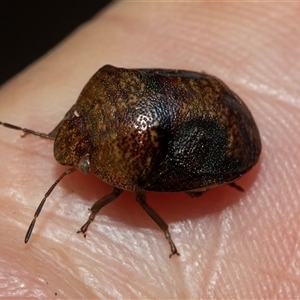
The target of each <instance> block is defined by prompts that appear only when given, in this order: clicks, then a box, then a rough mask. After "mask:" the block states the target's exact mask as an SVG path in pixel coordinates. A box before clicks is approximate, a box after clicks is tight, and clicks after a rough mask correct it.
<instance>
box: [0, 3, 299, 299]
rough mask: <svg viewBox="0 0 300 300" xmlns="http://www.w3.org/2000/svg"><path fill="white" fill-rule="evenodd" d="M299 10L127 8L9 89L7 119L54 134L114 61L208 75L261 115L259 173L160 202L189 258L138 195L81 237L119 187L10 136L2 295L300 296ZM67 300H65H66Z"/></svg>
mask: <svg viewBox="0 0 300 300" xmlns="http://www.w3.org/2000/svg"><path fill="white" fill-rule="evenodd" d="M299 13H300V4H299V3H167V2H165V3H159V2H156V3H150V2H147V3H122V2H118V3H114V4H112V5H111V6H109V7H108V8H107V9H106V10H104V11H103V12H101V13H100V14H99V15H98V16H96V17H95V18H94V19H93V20H91V21H90V22H88V23H86V24H84V25H83V26H82V27H80V28H79V29H78V30H76V31H75V32H74V33H73V34H72V35H71V36H70V37H69V38H67V39H66V40H65V41H64V42H63V43H61V44H60V45H58V46H57V47H56V48H55V49H53V50H52V51H51V52H49V53H48V54H47V55H45V56H44V57H43V58H41V59H40V60H38V61H37V62H36V63H34V64H33V65H32V66H30V67H29V68H27V69H26V70H25V71H23V72H22V73H21V74H19V75H18V76H16V77H15V78H14V79H12V80H10V81H9V82H8V83H7V84H5V85H4V86H3V87H2V89H1V90H0V121H5V122H10V123H14V124H17V125H20V126H24V127H27V128H31V129H34V130H37V131H41V132H46V133H47V132H50V131H51V130H52V129H53V128H54V127H55V125H57V123H58V122H59V121H60V120H61V118H62V117H63V115H64V114H65V112H66V111H67V110H68V109H69V108H70V107H71V105H72V104H73V103H74V102H75V101H76V98H77V96H78V94H79V93H80V91H81V89H82V87H83V86H84V84H85V83H86V82H87V81H88V79H89V78H90V77H91V76H92V75H93V73H95V72H96V71H97V69H98V68H100V67H101V66H103V65H105V64H112V65H115V66H118V67H121V66H122V67H128V68H173V69H175V68H176V69H187V70H194V71H205V72H207V73H209V74H213V75H215V76H217V77H219V78H220V79H222V80H223V81H224V82H225V83H226V84H228V85H229V86H230V88H231V89H233V90H234V91H235V92H236V93H237V94H238V95H239V96H240V97H241V98H242V99H243V100H244V102H245V103H246V104H247V106H248V107H249V109H250V110H251V112H252V114H253V116H254V118H255V120H256V122H257V125H258V128H259V130H260V134H261V139H262V146H263V150H262V154H261V157H260V160H259V162H258V164H257V165H256V166H255V167H254V168H253V169H252V170H251V171H250V172H249V173H247V174H246V175H244V177H242V179H241V180H239V181H238V182H237V183H238V184H239V185H241V186H242V187H243V188H244V189H245V192H244V193H242V192H239V191H237V190H235V189H232V188H230V187H228V186H222V187H218V188H215V189H213V190H211V191H209V192H208V193H206V194H205V195H204V196H202V197H201V198H196V199H191V198H189V197H188V196H187V195H185V194H184V193H174V194H172V193H167V194H162V193H148V200H149V204H151V205H152V206H153V207H154V208H155V209H156V210H157V211H158V212H159V214H160V215H161V216H163V218H164V219H165V221H166V222H168V224H169V225H170V232H171V234H172V237H173V241H174V242H175V244H176V246H177V248H178V251H179V252H180V253H181V256H179V257H176V256H175V257H172V258H171V259H169V257H168V255H169V251H170V249H169V246H168V243H167V241H166V240H165V238H164V235H163V233H162V232H161V231H160V230H159V228H158V227H157V225H156V224H155V223H154V222H153V221H152V220H151V219H150V218H149V217H148V216H147V215H146V214H145V212H144V211H143V210H142V209H141V208H140V207H139V205H138V204H137V203H136V201H135V199H134V195H133V194H132V193H130V192H125V193H123V194H122V195H121V196H120V197H119V198H118V199H117V200H116V201H115V202H113V203H111V204H110V205H108V206H106V207H105V208H104V209H103V210H102V211H101V212H100V213H99V215H98V216H97V217H96V219H95V221H94V222H93V223H92V225H91V226H90V228H89V231H88V232H87V237H86V239H84V238H83V236H82V235H78V234H76V231H77V230H78V229H79V228H80V227H81V225H83V223H84V222H85V221H86V219H87V217H88V215H89V212H88V210H87V209H88V208H89V207H91V206H92V204H93V202H95V200H96V199H98V198H100V197H101V196H103V195H105V194H107V193H109V192H110V191H111V187H110V186H109V185H107V184H105V183H103V182H102V181H101V180H100V179H98V178H96V177H95V176H93V175H84V174H81V173H80V172H79V171H78V172H75V173H73V174H72V175H70V176H68V177H67V178H65V179H64V180H63V181H62V182H61V183H60V185H59V186H58V187H57V188H56V189H55V190H54V191H53V192H52V194H51V196H50V197H49V198H48V200H47V202H46V204H45V207H44V209H43V211H42V213H41V215H40V216H39V218H38V219H37V223H36V226H35V228H34V231H33V234H32V236H31V239H30V241H29V243H28V244H26V245H25V244H24V236H25V233H26V230H27V228H28V225H29V223H30V221H31V219H32V216H33V214H34V212H35V209H36V207H37V206H38V204H39V202H40V200H41V199H42V198H43V195H44V194H45V192H46V191H47V189H48V188H49V187H50V185H51V184H52V183H53V182H54V181H55V180H56V178H57V177H58V176H59V175H60V174H61V173H62V172H63V171H64V170H65V169H66V168H65V167H63V166H60V165H59V164H58V163H56V161H55V159H54V157H53V154H52V145H53V142H52V141H50V140H44V139H40V138H37V137H34V136H26V137H25V138H20V134H21V133H20V132H17V131H12V130H9V129H6V128H4V127H0V157H1V172H0V201H1V210H0V222H1V244H0V296H1V297H2V298H3V297H4V298H5V297H20V298H24V297H38V298H55V297H56V298H85V299H90V298H101V299H104V298H139V299H142V298H185V299H190V298H206V299H209V298H227V299H229V298H230V299H246V298H247V299H249V298H252V299H253V298H254V299H255V298H256V299H263V298H264V299H266V298H269V299H275V298H282V299H287V298H290V299H291V298H293V299H295V298H299V295H300V275H299V265H300V246H299V245H300V234H299V228H300V220H299V210H300V197H299V196H300V192H299V184H298V180H299V178H300V168H299V167H298V166H299V155H298V151H299V150H298V149H299V148H300V139H299V131H300V126H299V125H300V118H299V115H300V114H299V113H300V100H299V95H300V87H299V81H300V65H299V55H300V41H299V36H300V27H299V26H298V19H299ZM55 293H57V295H55Z"/></svg>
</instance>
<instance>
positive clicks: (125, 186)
mask: <svg viewBox="0 0 300 300" xmlns="http://www.w3.org/2000/svg"><path fill="white" fill-rule="evenodd" d="M0 124H2V125H4V126H5V127H9V128H11V129H16V130H21V131H23V132H24V133H25V134H34V135H37V136H40V137H43V138H47V139H51V140H54V157H55V159H56V160H57V161H58V162H59V163H60V164H62V165H66V166H70V167H71V168H69V169H67V170H66V171H65V172H64V173H63V174H62V175H61V176H60V177H59V178H58V180H56V182H55V183H54V184H53V185H52V186H51V187H50V189H49V190H48V192H47V193H46V194H45V197H44V198H43V200H42V201H41V203H40V205H39V206H38V208H37V210H36V212H35V215H34V218H33V220H32V222H31V224H30V226H29V228H28V231H27V233H26V236H25V243H27V242H28V240H29V238H30V235H31V233H32V230H33V227H34V225H35V222H36V219H37V217H38V215H39V214H40V212H41V210H42V207H43V205H44V203H45V201H46V199H47V198H48V196H49V195H50V193H51V192H52V190H53V189H54V188H55V186H56V185H57V184H58V183H59V181H60V180H61V179H62V178H63V177H64V176H66V175H69V174H71V173H72V172H74V171H76V170H80V171H81V172H83V173H90V172H93V173H94V174H95V175H96V176H97V177H98V178H100V179H101V180H103V181H105V182H107V183H108V184H109V185H111V186H112V192H111V193H110V194H108V195H106V196H104V197H102V198H100V199H99V200H98V201H96V202H95V204H94V205H93V206H92V207H91V213H90V216H89V218H88V220H87V222H86V223H85V224H84V225H83V226H82V227H81V229H80V230H79V231H78V232H80V233H83V235H84V236H86V231H87V230H88V227H89V225H90V223H91V222H92V221H93V220H94V218H95V216H96V215H97V214H98V212H99V211H100V210H101V208H102V207H104V206H105V205H107V204H108V203H110V202H112V201H113V200H115V199H116V198H117V197H118V196H119V195H120V194H121V193H122V191H123V190H128V191H132V192H134V193H135V198H136V200H137V202H138V203H139V204H140V205H141V207H142V208H143V209H144V210H145V211H146V213H147V214H148V215H149V216H150V217H151V218H152V219H153V220H154V222H155V223H156V224H157V225H158V226H159V227H160V228H161V230H162V231H163V232H164V235H165V237H166V239H167V240H168V242H169V244H170V248H171V254H170V257H171V256H172V255H179V253H178V251H177V248H176V246H175V244H174V242H173V240H172V238H171V234H170V232H169V229H168V224H167V223H166V222H165V221H164V220H163V219H162V217H160V216H159V214H158V213H157V212H156V211H155V210H154V209H153V208H152V207H151V206H149V204H148V203H147V200H146V192H147V191H156V192H185V193H186V194H188V195H189V196H191V197H198V196H200V195H202V194H203V193H204V192H206V191H207V190H209V189H211V188H214V187H216V186H220V185H224V184H228V185H230V186H232V187H235V188H236V189H238V190H241V191H242V190H243V189H242V188H241V187H239V186H238V185H237V184H236V183H235V181H236V180H237V179H239V178H240V177H241V176H242V175H243V174H245V173H246V172H248V171H249V170H250V169H251V168H252V167H253V166H254V165H255V164H256V163H257V161H258V159H259V155H260V153H261V140H260V135H259V131H258V128H257V126H256V124H255V121H254V119H253V117H252V115H251V113H250V111H249V109H248V108H247V107H246V105H245V104H244V103H243V101H242V100H241V99H240V98H239V97H238V96H237V95H236V94H235V93H234V92H233V91H231V90H230V89H229V88H228V87H227V86H226V85H225V84H224V83H223V82H222V81H221V80H220V79H218V78H216V77H214V76H212V75H209V74H206V73H198V72H192V71H185V70H169V69H125V68H117V67H114V66H111V65H105V66H103V67H102V68H100V69H99V70H98V71H97V72H96V73H95V74H94V75H93V76H92V78H91V79H90V80H89V81H88V82H87V84H86V85H85V87H84V88H83V90H82V92H81V93H80V95H79V98H78V100H77V102H76V103H75V104H74V105H73V106H72V107H71V109H70V110H69V111H68V112H67V113H66V115H65V116H64V118H63V119H62V121H61V122H60V123H59V124H58V125H57V126H56V127H55V128H54V130H52V131H51V132H50V133H49V134H44V133H40V132H36V131H33V130H30V129H27V128H21V127H18V126H15V125H12V124H9V123H5V122H0Z"/></svg>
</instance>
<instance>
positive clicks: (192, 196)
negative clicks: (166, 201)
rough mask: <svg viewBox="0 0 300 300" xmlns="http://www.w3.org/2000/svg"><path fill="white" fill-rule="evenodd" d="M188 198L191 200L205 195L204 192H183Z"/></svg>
mask: <svg viewBox="0 0 300 300" xmlns="http://www.w3.org/2000/svg"><path fill="white" fill-rule="evenodd" d="M185 193H186V194H187V195H188V196H190V197H191V198H196V197H200V196H202V195H203V194H204V193H206V191H202V192H192V191H188V192H185Z"/></svg>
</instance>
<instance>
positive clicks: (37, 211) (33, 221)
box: [24, 167, 77, 244]
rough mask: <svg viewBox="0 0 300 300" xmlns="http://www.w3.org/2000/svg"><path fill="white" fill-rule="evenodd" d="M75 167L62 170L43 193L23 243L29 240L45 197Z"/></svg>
mask: <svg viewBox="0 0 300 300" xmlns="http://www.w3.org/2000/svg"><path fill="white" fill-rule="evenodd" d="M76 170H77V169H76V168H75V167H72V168H70V169H68V170H66V171H65V172H63V173H62V174H61V175H60V176H59V177H58V179H56V180H55V182H54V183H53V184H52V185H51V187H50V189H49V190H48V191H47V193H46V194H45V196H44V198H43V200H42V201H41V203H40V205H39V206H38V208H37V210H36V212H35V214H34V217H33V219H32V221H31V223H30V225H29V227H28V230H27V232H26V235H25V240H24V241H25V244H26V243H27V242H28V241H29V238H30V236H31V233H32V230H33V227H34V225H35V221H36V219H37V217H38V216H39V214H40V212H41V211H42V208H43V206H44V204H45V202H46V200H47V198H48V197H49V195H50V194H51V193H52V191H53V190H54V189H55V187H56V186H57V185H58V183H59V182H60V181H61V180H62V179H63V178H64V177H65V176H66V175H69V174H71V173H73V172H74V171H76Z"/></svg>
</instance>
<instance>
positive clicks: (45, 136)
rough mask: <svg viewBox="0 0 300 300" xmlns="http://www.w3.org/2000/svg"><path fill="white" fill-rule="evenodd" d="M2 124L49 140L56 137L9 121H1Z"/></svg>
mask: <svg viewBox="0 0 300 300" xmlns="http://www.w3.org/2000/svg"><path fill="white" fill-rule="evenodd" d="M0 125H3V126H4V127H7V128H10V129H14V130H19V131H23V132H24V133H25V134H33V135H37V136H39V137H41V138H44V139H49V140H54V137H52V136H50V135H49V134H46V133H42V132H37V131H34V130H31V129H28V128H22V127H19V126H16V125H13V124H9V123H4V122H1V121H0Z"/></svg>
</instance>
